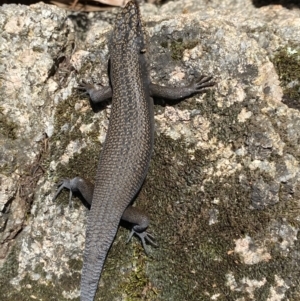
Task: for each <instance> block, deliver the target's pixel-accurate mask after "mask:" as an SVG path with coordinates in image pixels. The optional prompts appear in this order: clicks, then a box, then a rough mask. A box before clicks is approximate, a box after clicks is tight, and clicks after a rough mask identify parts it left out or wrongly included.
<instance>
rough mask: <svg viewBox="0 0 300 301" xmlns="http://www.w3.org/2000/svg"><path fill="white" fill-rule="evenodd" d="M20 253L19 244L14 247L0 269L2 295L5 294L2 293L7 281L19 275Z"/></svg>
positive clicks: (0, 291)
mask: <svg viewBox="0 0 300 301" xmlns="http://www.w3.org/2000/svg"><path fill="white" fill-rule="evenodd" d="M18 253H19V248H18V247H17V246H14V247H12V249H11V251H10V252H9V254H8V255H7V258H6V260H5V262H4V264H3V266H2V267H1V269H0V296H5V295H4V294H2V289H4V287H5V284H6V282H7V281H8V280H9V279H12V278H14V277H16V276H17V275H18V268H19V261H18Z"/></svg>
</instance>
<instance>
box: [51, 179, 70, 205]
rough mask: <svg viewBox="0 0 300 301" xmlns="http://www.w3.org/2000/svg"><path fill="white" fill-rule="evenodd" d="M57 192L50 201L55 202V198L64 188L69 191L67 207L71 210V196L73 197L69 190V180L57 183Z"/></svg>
mask: <svg viewBox="0 0 300 301" xmlns="http://www.w3.org/2000/svg"><path fill="white" fill-rule="evenodd" d="M57 187H58V189H57V191H56V193H55V195H54V197H53V198H52V201H53V202H54V201H55V200H56V198H57V197H58V195H59V194H60V192H61V191H62V190H63V189H64V188H66V189H69V190H70V195H69V207H71V208H73V202H72V196H73V192H72V189H71V180H70V179H62V180H60V181H59V182H58V183H57Z"/></svg>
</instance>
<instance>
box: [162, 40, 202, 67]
mask: <svg viewBox="0 0 300 301" xmlns="http://www.w3.org/2000/svg"><path fill="white" fill-rule="evenodd" d="M197 45H198V41H197V40H189V41H184V40H183V39H182V38H179V39H176V40H173V41H171V42H169V41H165V42H162V43H161V46H162V47H163V48H168V47H169V48H170V50H171V57H172V59H173V60H174V61H180V60H181V59H182V57H183V52H184V50H186V49H192V48H194V47H196V46H197Z"/></svg>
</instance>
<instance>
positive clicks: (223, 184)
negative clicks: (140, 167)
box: [137, 135, 296, 300]
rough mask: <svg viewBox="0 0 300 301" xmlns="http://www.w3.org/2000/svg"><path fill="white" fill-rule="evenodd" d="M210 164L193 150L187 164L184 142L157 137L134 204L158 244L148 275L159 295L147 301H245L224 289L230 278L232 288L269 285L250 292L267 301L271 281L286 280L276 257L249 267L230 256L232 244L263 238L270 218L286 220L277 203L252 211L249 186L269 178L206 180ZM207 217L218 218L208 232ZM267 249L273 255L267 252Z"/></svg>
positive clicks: (248, 174)
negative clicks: (212, 300)
mask: <svg viewBox="0 0 300 301" xmlns="http://www.w3.org/2000/svg"><path fill="white" fill-rule="evenodd" d="M214 164H215V161H211V160H210V159H209V153H208V152H207V151H203V150H197V151H196V152H195V159H194V160H191V159H190V157H189V155H188V154H187V152H186V146H185V144H184V143H183V141H181V140H177V141H173V140H172V139H170V138H168V137H165V136H163V135H160V136H159V137H156V141H155V153H154V156H153V160H152V162H151V167H150V170H149V174H148V177H147V180H146V182H145V185H144V186H143V189H142V191H141V193H140V195H139V196H138V199H137V203H138V205H139V207H142V208H147V211H148V213H149V216H150V217H151V220H152V223H151V225H150V229H151V231H152V233H155V234H156V237H157V238H158V243H159V248H158V249H155V250H153V254H154V256H155V260H154V261H152V262H151V263H150V264H149V268H148V270H147V276H148V277H149V280H150V282H151V283H152V285H153V286H154V287H155V290H156V291H158V292H159V294H158V296H156V297H154V299H153V300H207V298H208V295H210V296H211V295H213V294H220V295H221V296H222V297H220V298H221V300H222V298H223V297H225V296H226V295H230V296H231V298H233V299H235V298H239V297H243V296H244V297H245V296H247V294H246V295H245V292H236V291H231V290H230V289H229V288H228V287H227V286H226V285H225V284H226V282H227V279H226V275H227V274H228V273H233V275H234V277H235V279H236V281H237V282H239V281H241V280H242V279H243V278H245V277H247V278H249V279H255V280H262V279H263V278H267V280H268V283H267V284H265V285H264V286H263V287H261V288H260V289H259V290H257V292H256V294H257V295H259V296H262V298H263V299H260V300H265V296H267V295H268V293H269V288H270V286H271V285H274V284H275V278H274V277H275V275H276V274H279V275H288V274H287V273H286V272H287V270H286V269H285V268H284V267H283V266H282V261H284V262H285V263H286V264H287V261H288V260H287V259H285V258H284V257H283V256H282V255H279V254H278V257H276V258H273V257H272V259H271V260H270V261H269V262H260V263H259V264H256V265H251V266H249V265H246V264H244V263H243V262H241V260H240V258H239V256H238V255H237V254H234V253H232V252H231V251H232V250H234V247H235V243H234V241H235V240H236V239H239V238H243V237H245V236H246V235H249V236H250V237H252V238H254V239H258V240H259V238H260V237H264V235H265V234H267V233H268V232H265V231H268V230H267V229H268V227H269V226H270V222H271V221H272V220H273V219H274V217H276V219H279V220H280V219H281V218H283V216H284V215H285V214H286V210H287V209H288V208H286V207H285V208H284V209H283V210H281V206H282V203H278V204H275V205H273V206H270V207H268V208H264V210H253V209H251V207H250V205H251V186H249V183H251V182H253V181H254V180H255V179H257V178H258V177H262V178H264V179H265V181H268V175H266V174H264V173H260V172H259V171H255V172H253V171H251V170H249V169H247V168H246V167H244V168H243V169H242V170H241V171H240V172H237V173H235V174H233V175H230V176H225V175H224V177H213V176H212V177H209V178H207V176H206V175H205V174H204V173H203V167H204V166H205V168H206V169H209V168H214ZM241 179H243V180H241ZM216 200H217V202H218V203H216ZM211 210H217V212H218V222H217V223H215V224H213V225H209V219H210V213H211ZM291 210H292V209H291ZM266 247H269V249H270V250H272V249H273V245H272V244H270V245H269V246H266ZM278 258H280V260H278ZM289 264H290V265H291V262H290V263H289ZM294 264H295V263H294ZM291 268H292V267H291ZM162 271H163V272H162ZM294 271H295V272H292V273H294V274H295V273H296V270H295V269H294ZM290 273H291V270H290ZM149 300H152V299H151V298H149Z"/></svg>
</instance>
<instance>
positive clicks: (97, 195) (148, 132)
mask: <svg viewBox="0 0 300 301" xmlns="http://www.w3.org/2000/svg"><path fill="white" fill-rule="evenodd" d="M144 39H145V35H144V32H143V28H142V23H141V17H140V11H139V7H138V4H137V3H136V1H135V0H131V1H130V2H129V3H128V4H127V5H126V6H125V8H123V10H122V11H121V12H120V13H119V14H118V15H117V17H116V22H115V29H114V31H113V35H112V38H111V41H110V81H111V86H106V87H103V88H102V89H101V90H97V89H95V87H94V86H93V85H90V84H87V83H83V84H81V85H80V86H79V87H78V88H80V89H83V90H85V91H86V92H87V93H88V94H89V96H90V98H91V101H92V102H94V103H99V102H101V101H104V100H106V99H108V98H111V97H112V109H111V116H110V121H109V127H108V132H107V136H106V140H105V143H104V146H103V149H102V152H101V155H100V160H99V164H98V169H97V174H96V178H95V185H94V186H93V184H91V183H90V182H88V181H86V180H84V179H83V178H80V177H75V178H73V179H65V180H63V181H62V182H61V183H60V188H59V189H58V191H57V193H56V194H55V196H54V198H53V199H56V197H57V196H58V194H59V193H60V191H61V190H62V189H63V188H67V189H69V190H70V198H71V196H72V193H73V192H80V193H81V195H82V197H83V198H84V199H85V200H86V201H87V202H88V203H89V204H91V208H90V212H89V217H88V223H87V230H86V245H85V251H84V258H83V271H82V277H81V295H80V300H81V301H92V300H94V296H95V293H96V290H97V286H98V282H99V279H100V275H101V272H102V268H103V264H104V261H105V258H106V256H107V252H108V250H109V248H110V246H111V244H112V242H113V240H114V237H115V235H116V232H117V229H118V226H119V222H120V220H121V218H122V219H123V220H125V221H127V222H130V223H132V225H133V226H132V231H131V234H130V236H129V238H130V237H131V236H132V235H133V234H136V235H137V236H138V237H139V238H140V239H141V241H142V245H143V247H144V248H145V244H146V242H148V243H150V244H153V245H155V243H154V241H153V240H152V239H153V236H152V235H150V234H149V233H147V232H146V229H147V227H148V224H149V220H148V218H147V216H146V215H145V214H143V213H142V212H141V211H140V210H138V209H137V208H135V207H132V206H130V203H131V201H132V200H133V199H134V197H135V195H136V194H137V193H138V191H139V189H140V187H141V185H142V183H143V181H144V179H145V177H146V174H147V170H148V167H149V162H150V158H151V153H152V148H153V128H154V114H153V100H152V98H151V97H152V96H157V97H162V98H167V99H181V98H185V97H188V96H190V95H192V94H195V93H199V92H201V91H203V90H205V89H206V88H208V87H211V86H213V85H214V83H213V82H211V79H212V77H206V76H202V77H200V78H199V79H197V80H195V81H193V82H192V83H191V84H189V85H187V86H182V87H177V88H173V87H172V88H170V87H162V86H159V85H156V84H152V83H151V82H150V80H149V75H148V70H147V64H146V58H145V41H144ZM92 196H93V197H92ZM145 249H146V248H145Z"/></svg>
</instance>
